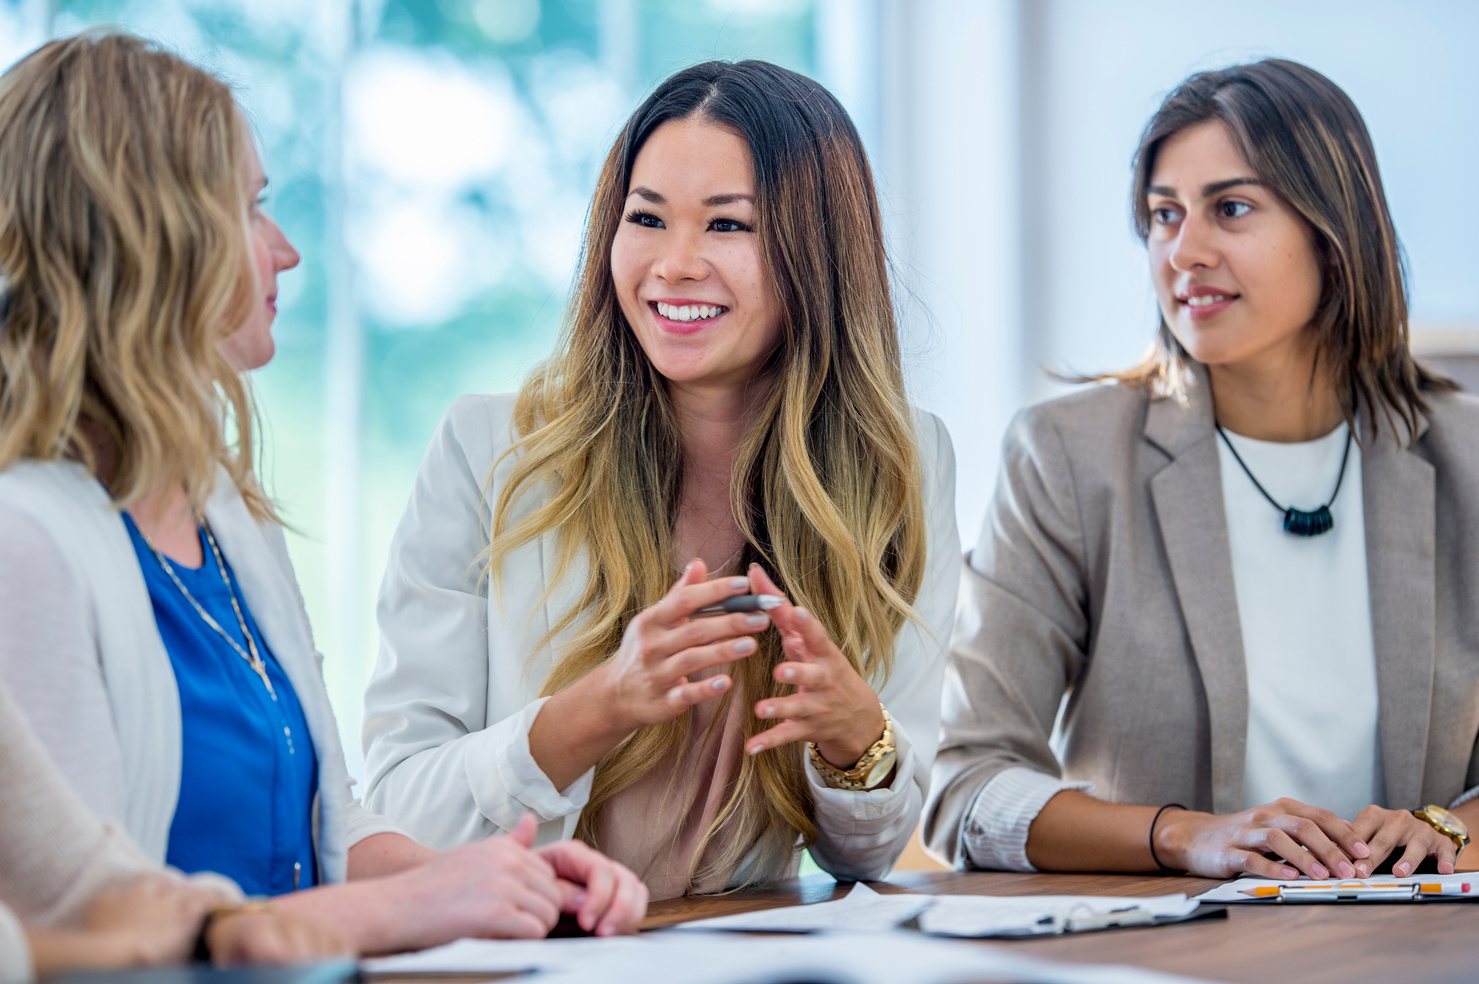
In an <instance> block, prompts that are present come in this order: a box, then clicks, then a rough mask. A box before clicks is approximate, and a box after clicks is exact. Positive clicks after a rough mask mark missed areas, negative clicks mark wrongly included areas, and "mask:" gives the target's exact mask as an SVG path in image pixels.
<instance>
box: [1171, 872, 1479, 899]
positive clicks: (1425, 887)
mask: <svg viewBox="0 0 1479 984" xmlns="http://www.w3.org/2000/svg"><path fill="white" fill-rule="evenodd" d="M1413 886H1416V889H1414V888H1413ZM1196 898H1197V901H1199V902H1260V903H1280V902H1474V901H1479V872H1467V873H1460V874H1457V875H1409V876H1408V877H1406V878H1393V877H1392V876H1390V875H1378V876H1376V877H1374V878H1346V879H1331V880H1329V881H1313V880H1308V879H1299V880H1297V881H1275V880H1273V879H1269V878H1239V879H1236V880H1235V881H1230V882H1225V883H1223V884H1221V885H1218V886H1217V887H1216V888H1212V889H1209V890H1207V891H1205V892H1203V893H1202V894H1201V895H1198V896H1197V897H1196Z"/></svg>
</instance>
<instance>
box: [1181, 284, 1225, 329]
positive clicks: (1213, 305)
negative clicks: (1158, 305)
mask: <svg viewBox="0 0 1479 984" xmlns="http://www.w3.org/2000/svg"><path fill="white" fill-rule="evenodd" d="M1238 297H1239V295H1238V294H1237V293H1236V292H1235V291H1230V290H1227V289H1225V288H1222V287H1213V286H1210V285H1208V284H1197V285H1196V286H1194V287H1189V288H1187V289H1186V290H1185V291H1184V292H1182V293H1180V294H1177V295H1176V303H1177V304H1180V305H1181V306H1182V308H1183V309H1185V311H1186V313H1187V316H1188V317H1190V318H1191V319H1192V320H1193V321H1206V320H1208V319H1210V318H1215V317H1217V316H1218V315H1219V314H1221V313H1222V312H1224V311H1226V310H1227V309H1228V308H1229V307H1231V306H1232V304H1233V302H1234V301H1236V300H1237V299H1238Z"/></svg>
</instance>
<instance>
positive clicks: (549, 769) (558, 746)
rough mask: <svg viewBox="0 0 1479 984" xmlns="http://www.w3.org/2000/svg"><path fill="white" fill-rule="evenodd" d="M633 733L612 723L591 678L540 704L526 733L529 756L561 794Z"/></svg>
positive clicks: (597, 683) (595, 680) (594, 676)
mask: <svg viewBox="0 0 1479 984" xmlns="http://www.w3.org/2000/svg"><path fill="white" fill-rule="evenodd" d="M634 730H636V729H635V728H634V727H630V726H628V725H626V724H624V723H622V722H620V721H617V720H615V716H614V715H613V714H612V712H611V702H610V701H609V700H608V699H606V698H605V695H604V692H603V689H602V687H601V686H600V681H599V678H598V676H597V674H594V673H593V674H590V675H588V676H586V677H584V678H583V679H581V680H578V681H576V682H575V683H573V684H571V685H570V686H568V687H566V688H565V689H564V690H561V691H560V692H559V693H557V694H555V695H554V696H553V697H551V698H550V699H549V700H548V701H546V702H545V705H544V707H543V708H541V709H540V711H539V716H538V717H536V718H535V719H534V723H533V725H531V726H530V728H529V754H530V755H531V756H532V757H533V759H534V762H535V764H536V765H538V766H539V768H540V770H541V771H543V772H544V774H545V775H546V776H548V777H549V781H550V782H551V784H553V785H554V787H555V789H557V790H564V789H566V788H567V787H568V786H569V785H570V784H571V783H573V782H575V780H577V779H579V778H580V777H581V776H583V775H585V774H586V773H587V772H589V771H590V770H591V769H593V768H595V765H596V763H597V762H599V761H601V759H603V758H604V757H605V756H606V753H608V752H610V751H611V750H612V749H613V748H615V747H616V746H617V745H618V744H620V743H621V741H622V740H623V739H624V738H626V736H627V735H629V734H631V733H632V731H634Z"/></svg>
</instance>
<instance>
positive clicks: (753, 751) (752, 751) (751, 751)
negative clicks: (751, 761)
mask: <svg viewBox="0 0 1479 984" xmlns="http://www.w3.org/2000/svg"><path fill="white" fill-rule="evenodd" d="M763 751H765V746H764V745H751V746H750V747H749V748H747V749H745V753H746V754H747V755H759V754H760V753H761V752H763Z"/></svg>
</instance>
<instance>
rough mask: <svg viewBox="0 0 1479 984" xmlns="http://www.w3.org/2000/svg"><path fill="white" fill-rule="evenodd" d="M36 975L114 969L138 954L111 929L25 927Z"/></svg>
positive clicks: (131, 961)
mask: <svg viewBox="0 0 1479 984" xmlns="http://www.w3.org/2000/svg"><path fill="white" fill-rule="evenodd" d="M26 939H27V941H28V942H29V943H30V945H31V959H32V962H33V963H34V964H35V967H36V976H37V977H38V978H44V977H47V976H48V975H50V974H56V973H60V972H62V971H65V970H117V969H120V968H123V967H132V966H135V965H137V964H138V963H139V962H140V961H139V957H138V954H137V953H135V952H134V950H133V948H131V947H130V946H129V945H128V940H126V939H125V938H123V937H121V936H120V935H118V934H115V933H97V932H89V931H87V930H44V929H28V930H26Z"/></svg>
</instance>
